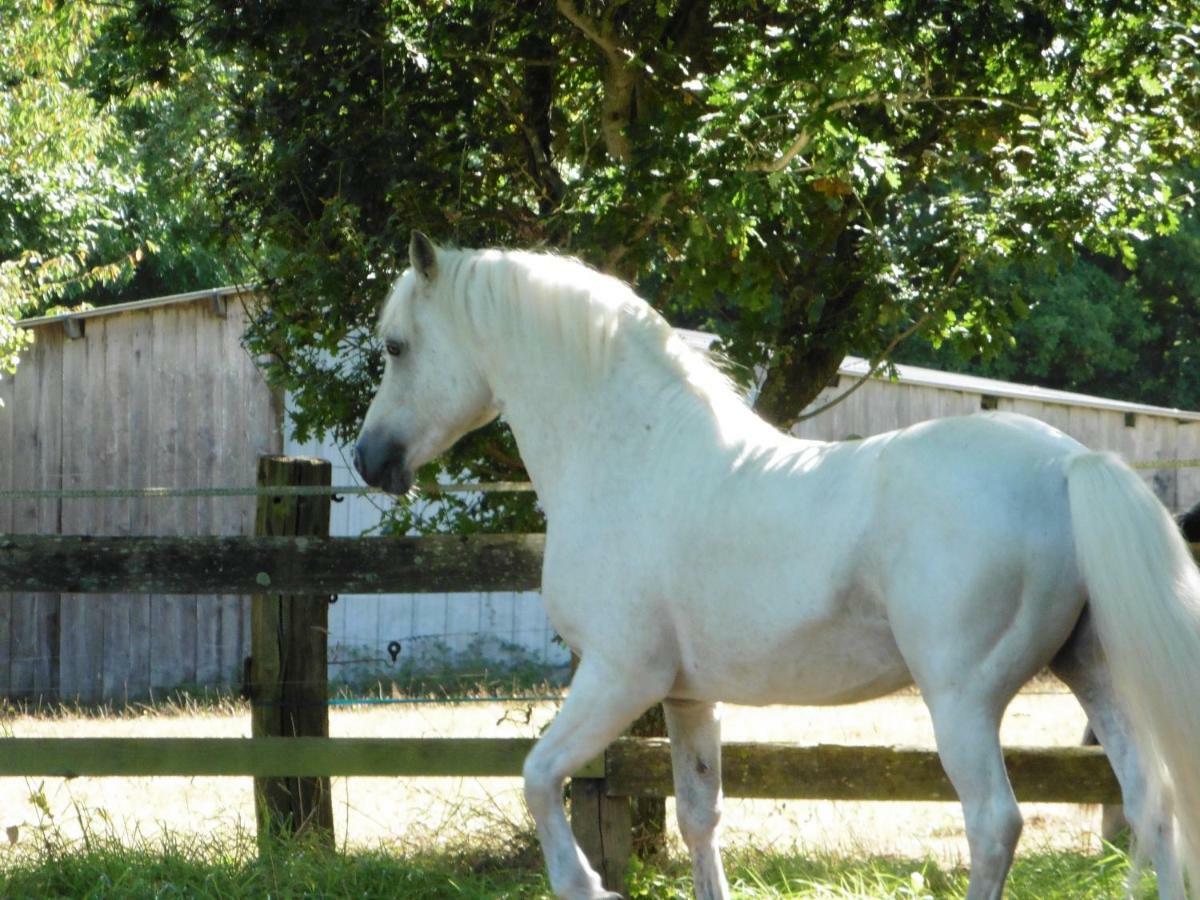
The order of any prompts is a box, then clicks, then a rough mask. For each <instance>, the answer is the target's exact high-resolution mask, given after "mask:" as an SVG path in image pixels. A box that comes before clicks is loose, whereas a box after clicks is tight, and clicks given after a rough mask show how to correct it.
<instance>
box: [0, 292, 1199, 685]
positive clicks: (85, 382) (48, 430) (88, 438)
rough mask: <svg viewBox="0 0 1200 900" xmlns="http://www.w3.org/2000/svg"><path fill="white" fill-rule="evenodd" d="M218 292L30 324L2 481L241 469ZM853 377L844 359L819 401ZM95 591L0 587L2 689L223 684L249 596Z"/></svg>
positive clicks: (18, 524) (1166, 485) (237, 374)
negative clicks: (75, 324) (72, 324)
mask: <svg viewBox="0 0 1200 900" xmlns="http://www.w3.org/2000/svg"><path fill="white" fill-rule="evenodd" d="M219 302H223V303H224V304H225V311H226V315H225V316H224V317H221V316H220V315H217V314H214V310H215V305H214V303H213V301H212V299H211V298H210V297H208V296H200V295H197V296H195V297H185V298H169V299H168V300H166V301H164V302H162V303H153V304H150V303H148V304H140V305H139V306H138V308H137V309H127V310H116V311H111V312H109V311H94V313H89V314H88V316H89V317H88V318H86V319H85V320H83V321H82V324H83V325H84V335H83V337H81V338H77V339H68V338H66V336H65V329H64V327H63V323H62V322H61V321H56V320H49V321H45V322H43V323H40V324H37V325H35V326H34V327H33V331H34V333H35V334H36V336H37V341H36V343H35V345H34V347H33V348H32V349H31V351H30V352H29V353H28V354H26V358H25V359H24V360H23V362H22V365H21V368H20V369H19V370H18V372H17V374H16V375H15V376H14V377H12V378H8V377H5V378H3V379H0V397H3V398H4V400H5V403H6V406H5V407H4V408H3V409H0V487H14V488H49V489H54V488H59V487H149V486H163V487H206V486H228V485H246V484H250V483H251V482H252V480H253V473H254V470H255V461H256V457H257V456H258V455H259V454H261V453H279V452H281V451H282V450H283V448H284V443H283V438H282V430H283V421H284V413H283V402H282V398H281V397H280V396H279V395H278V394H276V393H274V392H272V391H271V390H270V389H269V388H268V387H267V386H266V384H265V383H264V382H263V379H262V378H261V376H260V374H259V373H258V370H257V368H256V366H255V364H254V360H253V359H251V358H250V356H249V355H248V354H247V352H246V351H245V349H244V348H243V347H242V345H241V336H242V333H243V330H244V326H245V322H246V320H247V312H246V309H245V307H244V305H243V302H242V301H241V300H240V299H237V298H236V297H232V296H230V297H229V298H228V299H227V300H225V301H219ZM853 382H854V376H852V375H850V374H842V375H841V376H840V377H839V379H838V384H837V385H836V386H833V385H831V386H830V387H829V388H827V389H826V390H825V391H823V392H822V394H821V396H820V397H819V398H818V399H817V401H815V403H824V402H826V401H828V400H829V399H831V398H833V397H834V396H835V395H837V394H839V393H841V392H842V391H844V390H846V389H847V388H848V387H850V386H851V385H852V384H853ZM993 384H998V383H993ZM1010 387H1012V386H1010ZM989 390H990V388H988V387H987V385H986V384H983V383H982V382H980V386H978V387H977V389H973V388H964V387H961V386H960V387H948V386H945V385H942V386H936V385H931V384H929V383H915V382H913V381H912V380H907V381H905V380H902V381H899V382H888V381H884V380H875V381H872V382H869V383H867V384H866V385H864V386H863V387H862V388H861V389H860V390H858V391H856V392H855V393H854V394H853V395H852V396H850V397H849V398H847V399H846V400H845V401H844V402H842V403H840V404H838V405H836V406H834V407H832V408H831V409H829V410H828V411H826V412H824V413H822V414H820V415H818V416H816V417H815V418H813V419H810V420H807V421H805V422H802V423H801V424H800V425H799V426H798V427H797V428H796V430H795V431H796V433H797V434H798V435H800V436H802V437H810V438H816V439H822V440H841V439H845V438H849V437H855V436H858V437H865V436H868V435H872V434H877V433H880V432H883V431H887V430H890V429H894V428H899V427H903V426H906V425H910V424H913V423H915V422H918V421H923V420H926V419H929V418H934V417H940V416H947V415H961V414H969V413H972V412H975V411H977V410H978V409H979V408H980V406H981V403H982V401H983V397H984V396H985V395H986V394H987V393H988V391H989ZM1028 393H1030V392H1028V391H1019V392H1014V395H1013V396H1003V395H1002V396H999V399H998V400H997V402H996V406H997V407H998V408H999V409H1013V410H1015V411H1019V412H1024V413H1026V414H1029V415H1032V416H1034V417H1036V418H1040V419H1042V420H1044V421H1047V422H1049V423H1050V424H1052V425H1054V426H1056V427H1059V428H1061V429H1063V430H1064V431H1066V432H1067V433H1069V434H1071V435H1073V436H1074V437H1076V438H1078V439H1079V440H1081V441H1082V442H1084V443H1085V444H1087V445H1089V446H1092V447H1095V448H1098V449H1108V450H1114V451H1117V452H1119V453H1121V454H1122V455H1124V456H1125V457H1126V458H1127V459H1130V460H1136V461H1140V460H1146V459H1156V458H1163V459H1171V458H1195V457H1200V423H1197V422H1195V421H1192V420H1191V419H1189V415H1191V414H1187V413H1181V414H1179V415H1178V416H1176V415H1172V412H1173V411H1171V410H1155V411H1152V412H1138V413H1137V414H1136V415H1134V416H1133V418H1132V419H1130V420H1127V418H1126V416H1125V414H1124V413H1122V412H1121V411H1118V410H1113V409H1105V408H1099V407H1098V406H1097V407H1096V408H1093V406H1092V405H1089V404H1088V403H1086V402H1082V403H1067V402H1063V401H1062V400H1061V399H1060V400H1059V401H1058V402H1049V401H1047V400H1044V399H1037V398H1036V397H1034V398H1030V397H1027V396H1025V394H1028ZM1017 394H1020V396H1017ZM1083 399H1084V400H1086V399H1087V398H1083ZM814 405H815V404H814ZM1109 405H1110V406H1111V404H1109ZM334 462H335V464H336V463H337V462H338V460H337V459H336V458H335V459H334ZM1143 474H1144V477H1145V478H1146V479H1147V481H1148V482H1149V483H1151V484H1152V485H1154V487H1155V489H1156V490H1157V491H1158V493H1159V496H1160V497H1162V498H1163V500H1164V501H1165V502H1166V503H1167V504H1168V505H1169V506H1171V507H1172V508H1174V509H1181V508H1185V507H1187V506H1189V505H1191V503H1193V502H1195V501H1196V500H1197V499H1198V498H1200V469H1186V468H1185V469H1175V468H1163V469H1158V470H1146V471H1145V472H1144V473H1143ZM334 480H335V483H337V482H339V481H342V479H339V478H338V477H335V479H334ZM376 502H378V501H376ZM370 504H371V500H370V499H364V498H353V497H352V498H347V500H346V502H345V503H344V504H339V505H338V508H337V509H335V515H345V516H346V518H347V521H348V522H349V523H350V524H349V525H348V528H349V529H350V530H349V531H343V532H340V533H343V534H346V533H351V534H352V533H357V531H358V530H361V529H360V528H359V527H358V525H361V524H362V523H360V522H359V520H358V519H356V518H355V517H354V516H352V515H351V513H352V512H353V510H356V509H359V508H368V509H369V508H370ZM360 518H361V517H360ZM372 521H374V520H373V519H372ZM253 522H254V499H253V498H252V497H226V498H219V499H195V498H193V499H179V498H173V499H160V498H154V499H139V498H133V499H129V500H124V499H121V500H111V499H96V500H66V501H59V500H41V501H36V500H20V501H6V500H0V531H8V532H12V533H16V534H38V533H42V534H59V533H62V534H67V533H84V534H116V535H121V534H131V535H164V536H169V535H214V536H215V535H249V534H251V533H252V530H253ZM355 523H358V525H356V524H355ZM368 524H369V523H368ZM363 527H365V526H363ZM335 533H338V532H336V531H335ZM364 589H365V590H370V588H364ZM445 590H450V588H446V589H445ZM102 599H103V602H100V603H95V602H91V600H90V598H80V597H71V596H65V595H63V596H60V595H59V594H57V593H42V594H33V593H24V594H21V593H11V594H0V696H3V695H8V696H20V697H22V698H30V697H39V696H45V697H53V696H56V695H58V694H59V693H60V688H61V694H62V695H64V696H80V697H82V698H85V699H102V698H103V699H108V700H117V701H120V700H123V699H125V698H126V697H128V698H130V699H133V698H136V697H141V696H144V695H145V694H146V693H147V692H148V691H149V690H150V689H151V688H152V687H153V688H154V689H155V690H160V689H169V688H173V687H177V686H180V685H184V684H228V683H230V682H231V681H232V680H233V679H234V678H235V677H236V673H237V672H238V671H239V669H240V661H241V659H242V658H243V657H244V655H245V652H246V646H247V639H248V615H249V605H248V602H247V601H246V600H245V599H244V598H242V597H240V596H238V595H232V594H226V595H217V596H214V595H208V594H206V595H194V594H193V595H190V596H189V595H176V594H170V595H168V594H165V593H160V594H157V595H154V594H151V595H128V594H113V595H107V596H104V597H103V598H102ZM537 605H538V604H537V598H536V596H535V595H533V594H528V593H526V594H507V595H506V594H493V595H492V596H491V597H475V598H473V599H467V598H463V597H461V596H454V595H451V594H449V593H446V594H443V595H441V596H428V597H427V598H426V599H424V600H421V601H419V602H413V601H411V600H410V599H405V597H404V595H400V596H397V597H384V596H382V595H379V594H373V595H370V596H364V597H355V596H343V598H342V601H341V602H340V603H339V604H338V605H337V606H335V607H334V608H333V609H332V610H331V617H330V626H331V641H333V642H334V643H335V644H337V643H340V644H342V645H344V646H345V648H346V650H347V651H348V654H349V655H351V656H352V655H354V654H355V653H357V654H358V655H360V656H363V657H366V658H382V657H384V656H386V646H387V644H388V642H389V641H391V640H393V639H395V640H400V641H402V642H403V644H404V652H405V654H406V655H407V654H409V653H410V652H412V653H414V654H415V653H417V652H418V651H419V650H420V649H421V648H422V647H426V648H428V647H430V646H431V645H433V644H435V643H437V642H439V641H440V642H442V643H445V644H446V645H447V646H448V648H449V649H450V650H461V649H464V648H465V647H466V646H468V645H469V644H470V643H471V641H472V640H473V638H472V636H471V634H470V633H469V630H468V629H469V628H471V627H478V629H479V634H480V636H487V635H491V636H492V637H495V638H499V639H500V640H501V641H503V642H507V643H511V644H515V645H528V647H527V649H529V650H530V651H531V652H533V651H535V646H534V645H535V643H536V644H537V645H539V646H545V645H546V642H547V641H548V639H549V635H550V631H549V626H548V623H547V622H546V620H545V618H544V615H542V614H541V613H540V611H538V609H537V608H536V607H537ZM475 623H478V624H477V626H476V625H475ZM439 632H440V634H439ZM426 652H428V650H427V651H426Z"/></svg>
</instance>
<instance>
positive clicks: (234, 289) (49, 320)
mask: <svg viewBox="0 0 1200 900" xmlns="http://www.w3.org/2000/svg"><path fill="white" fill-rule="evenodd" d="M257 290H258V288H257V287H256V286H254V285H252V284H231V285H225V286H223V287H215V288H205V289H204V290H201V291H188V292H187V293H184V294H168V295H167V296H165V297H149V298H147V299H145V300H131V301H129V302H128V303H113V304H111V305H109V306H97V307H95V308H94V309H81V310H79V311H77V312H64V313H56V314H55V315H52V316H36V317H35V318H32V319H21V320H19V321H18V322H17V323H16V324H17V326H18V327H20V328H36V327H38V326H40V325H51V324H53V323H55V322H65V321H67V320H68V319H94V318H97V317H98V316H115V315H117V314H119V313H124V312H136V311H138V310H142V309H152V308H155V307H159V306H171V305H173V304H176V303H193V302H195V301H197V300H214V299H218V298H221V297H233V296H242V295H248V294H253V293H255V292H256V291H257Z"/></svg>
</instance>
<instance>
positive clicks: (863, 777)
mask: <svg viewBox="0 0 1200 900" xmlns="http://www.w3.org/2000/svg"><path fill="white" fill-rule="evenodd" d="M541 551H542V537H541V536H540V535H501V536H472V537H449V536H441V537H423V538H362V539H351V538H305V537H295V538H281V537H229V538H220V537H157V538H144V537H143V538H139V537H85V536H60V535H0V590H11V591H19V592H22V593H38V592H53V593H61V594H84V593H86V594H90V595H93V597H94V600H93V602H95V603H103V602H104V596H105V595H106V594H113V593H118V592H126V593H138V592H148V593H149V592H152V593H156V594H176V593H178V594H205V595H212V596H228V595H237V594H262V593H263V592H264V591H270V592H272V593H274V592H280V593H287V592H297V593H308V594H316V593H321V594H325V593H331V592H346V593H349V592H358V593H371V592H377V593H388V592H396V591H405V592H420V591H423V590H424V591H481V590H489V589H492V590H494V589H504V590H517V589H534V588H536V587H537V586H538V582H539V576H540V564H541ZM531 745H532V741H530V740H523V739H351V738H307V737H294V738H287V737H261V738H258V737H256V738H251V739H245V738H237V739H206V738H195V739H164V738H158V739H121V738H62V739H57V738H56V739H50V738H3V739H0V776H14V775H22V776H25V775H28V776H63V777H73V776H117V775H123V776H132V775H226V776H243V777H249V776H254V777H260V778H261V777H268V776H272V777H285V776H287V777H294V776H333V775H337V776H349V775H371V776H388V775H393V776H464V777H465V776H481V777H482V776H518V775H519V774H520V771H521V764H522V762H523V760H524V758H525V755H526V753H527V752H528V751H529V748H530V746H531ZM1006 758H1007V761H1008V765H1009V772H1010V775H1011V778H1012V782H1013V786H1014V789H1015V791H1016V794H1017V797H1018V798H1019V799H1022V800H1036V801H1047V802H1070V803H1102V802H1117V801H1119V789H1118V786H1117V783H1116V780H1115V778H1114V776H1113V774H1112V771H1111V769H1110V768H1109V766H1108V763H1107V760H1106V759H1105V757H1104V756H1103V754H1102V753H1101V751H1100V750H1099V749H1097V748H1084V747H1066V748H1053V749H1050V748H1010V749H1008V750H1007V751H1006ZM576 776H577V780H576V781H575V783H574V786H573V796H574V798H575V803H574V805H575V809H574V810H573V812H574V817H575V820H576V827H577V833H579V836H580V838H581V842H582V843H584V845H585V850H586V851H587V852H588V855H589V857H591V858H592V860H593V862H594V863H595V864H596V865H597V867H598V868H599V869H600V870H601V871H602V872H603V873H604V875H605V877H606V879H607V881H608V882H609V883H610V885H613V886H616V885H617V884H619V882H620V880H621V877H622V872H623V871H624V866H625V863H626V861H627V860H628V857H629V853H630V840H629V837H628V835H629V806H630V801H631V799H632V798H638V797H666V796H669V795H670V794H671V793H672V792H673V786H672V781H671V773H670V753H669V748H668V746H667V743H666V742H665V741H663V740H657V739H622V740H619V741H617V742H616V743H614V744H613V745H611V746H610V747H609V748H608V749H607V750H606V751H605V753H604V754H603V756H602V757H601V758H600V759H597V760H595V761H593V762H592V763H590V764H588V765H587V766H585V767H584V768H583V769H582V770H581V771H580V772H578V773H576ZM723 776H724V780H725V792H726V794H727V795H728V796H731V797H773V798H796V799H817V798H820V799H846V800H909V801H911V800H951V799H954V796H955V795H954V791H953V789H952V787H951V786H950V784H949V781H948V780H947V779H946V777H945V775H944V773H943V771H942V768H941V765H940V763H939V762H938V758H937V755H936V753H934V752H933V751H931V750H920V749H905V748H892V747H842V746H815V747H813V746H798V745H780V744H750V743H747V744H736V743H735V744H727V745H726V746H725V748H724V755H723ZM585 800H586V801H587V803H585V802H584V801H585ZM585 806H588V807H589V809H590V812H589V813H588V814H587V817H586V822H582V823H581V821H580V819H581V816H580V811H581V810H582V809H583V808H584V807H585Z"/></svg>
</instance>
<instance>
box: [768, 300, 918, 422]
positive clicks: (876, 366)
mask: <svg viewBox="0 0 1200 900" xmlns="http://www.w3.org/2000/svg"><path fill="white" fill-rule="evenodd" d="M932 314H933V313H932V311H931V310H926V312H925V313H924V315H922V316H921V317H920V318H919V319H917V321H915V322H913V323H912V325H910V326H908V328H905V329H904V330H903V331H901V332H900V333H899V334H897V335H896V336H895V337H894V338H893V339H892V342H891V343H890V344H888V345H887V346H886V347H884V348H883V352H882V353H880V354H879V355H878V356H877V357H876V358H875V361H874V362H873V363H872V364H871V367H870V368H869V369H867V371H866V374H864V375H861V376H859V378H858V379H857V380H856V381H855V382H854V384H852V385H851V386H850V387H848V388H846V390H844V391H842V392H841V393H840V394H838V395H837V396H836V397H834V398H833V399H832V400H830V401H829V402H828V403H822V404H821V405H820V406H818V407H817V408H816V409H814V410H812V411H811V412H806V413H804V414H802V415H799V416H796V418H795V419H794V420H792V422H791V423H790V424H789V426H788V428H789V430H790V429H791V428H793V427H795V426H796V425H797V424H799V423H800V422H804V421H806V420H808V419H811V418H813V417H815V416H819V415H820V414H821V413H823V412H825V410H827V409H831V408H833V407H835V406H837V405H838V404H839V403H841V402H842V401H843V400H845V399H846V398H847V397H849V396H850V395H851V394H853V393H854V392H855V391H857V390H858V389H859V388H860V387H862V386H863V385H864V384H866V383H867V382H868V381H870V380H871V379H872V378H874V377H875V374H876V373H877V372H878V371H879V370H880V369H881V368H883V364H884V363H886V362H887V360H888V357H889V356H891V355H892V351H893V350H895V349H896V348H897V347H898V346H900V343H901V342H902V341H903V340H904V339H905V338H908V337H911V336H912V335H913V334H914V333H916V331H917V330H918V329H920V328H921V326H923V325H924V324H925V323H926V322H928V321H929V317H930V316H931V315H932Z"/></svg>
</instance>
